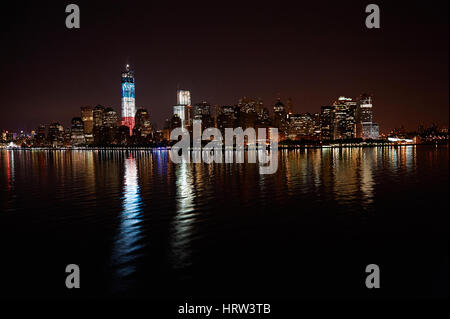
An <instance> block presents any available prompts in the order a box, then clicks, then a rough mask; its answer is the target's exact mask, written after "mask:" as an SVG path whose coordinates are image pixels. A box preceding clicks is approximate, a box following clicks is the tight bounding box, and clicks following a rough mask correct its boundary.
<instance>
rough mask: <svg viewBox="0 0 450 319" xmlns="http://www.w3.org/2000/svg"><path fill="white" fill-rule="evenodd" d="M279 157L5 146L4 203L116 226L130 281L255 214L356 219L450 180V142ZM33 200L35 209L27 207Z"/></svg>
mask: <svg viewBox="0 0 450 319" xmlns="http://www.w3.org/2000/svg"><path fill="white" fill-rule="evenodd" d="M244 155H245V154H244ZM279 156H280V157H279V169H278V171H277V172H276V173H275V174H273V175H261V174H259V170H258V165H257V164H248V163H244V164H236V163H234V164H203V163H201V164H193V163H181V164H172V163H171V162H170V159H169V156H168V154H167V152H164V151H153V152H152V151H142V152H140V151H136V152H132V155H129V153H128V152H126V151H119V150H116V151H18V150H16V151H12V150H1V151H0V164H1V166H0V186H1V190H2V193H1V194H0V205H1V206H0V208H1V213H2V214H5V215H6V214H9V213H11V212H14V213H15V212H18V211H19V212H21V213H23V214H24V215H25V216H26V217H27V221H28V222H29V223H30V224H32V223H34V224H33V227H34V225H36V228H37V229H39V228H42V229H47V228H46V227H47V224H50V223H48V221H51V222H53V223H56V222H58V224H56V227H61V226H64V227H67V228H70V227H72V225H73V224H75V223H76V225H77V226H80V229H83V227H86V226H88V227H91V228H94V229H97V226H98V225H99V224H103V223H104V224H106V225H108V226H110V225H112V227H111V228H113V231H112V233H114V236H111V239H110V240H111V242H112V246H108V258H109V260H108V261H109V262H110V264H111V266H112V269H113V271H114V276H115V277H116V278H119V279H122V280H123V281H127V280H131V278H134V277H133V276H134V275H136V273H138V272H139V269H138V263H139V262H141V261H142V260H143V259H145V257H148V256H151V258H149V259H151V262H152V263H154V264H157V265H160V264H162V266H161V268H163V267H165V266H169V267H170V268H173V269H180V268H184V267H190V266H192V265H193V263H194V260H195V259H194V258H193V254H194V253H199V254H205V253H206V254H207V252H205V251H201V249H202V248H198V245H196V241H194V239H197V238H203V237H208V238H214V236H217V237H220V236H223V237H226V236H228V230H229V229H231V228H232V227H234V228H236V229H239V227H241V221H242V220H243V219H244V218H245V217H247V216H250V217H249V219H250V220H251V221H252V222H253V221H254V224H255V225H257V224H258V218H259V217H260V215H258V214H260V213H261V212H266V213H267V215H268V216H269V218H272V220H274V221H277V222H279V223H280V225H282V227H287V226H286V224H283V223H282V222H283V221H282V220H281V219H279V217H280V215H283V217H284V216H286V215H290V217H291V219H290V222H291V223H293V224H295V223H298V224H301V223H302V222H303V220H302V214H303V213H304V212H305V211H312V212H314V213H316V212H317V213H321V214H324V215H326V214H332V213H335V212H336V211H338V213H337V214H342V215H343V218H347V220H350V221H354V218H357V216H358V215H364V214H365V213H366V212H375V209H376V204H377V203H378V204H380V200H379V198H380V193H383V192H384V193H386V192H387V191H386V190H387V189H388V190H389V191H390V190H391V189H393V188H394V189H395V188H398V189H399V190H404V189H405V188H408V191H411V192H416V193H420V190H419V189H420V186H421V185H423V184H424V182H429V181H430V180H431V181H432V180H434V179H440V180H444V179H445V178H447V179H448V148H446V147H442V148H437V149H435V148H430V147H426V146H424V147H422V148H421V147H412V146H408V147H399V148H393V147H391V148H349V149H347V148H343V149H331V148H327V149H309V150H294V151H280V152H279ZM442 163H445V165H446V166H442V165H443V164H442ZM445 174H447V175H445ZM414 183H417V185H416V184H414ZM392 186H394V187H392ZM384 196H385V197H386V196H387V195H386V194H384ZM403 196H411V198H412V196H413V195H409V193H405V192H403ZM29 198H33V199H34V200H35V201H34V202H33V203H32V205H33V207H32V208H30V207H28V206H26V205H25V203H27V200H28V202H30V201H29ZM408 198H409V197H408ZM411 198H409V199H411ZM413 199H414V198H413ZM396 200H400V201H401V200H403V199H402V198H399V199H396ZM324 205H327V206H326V208H323V207H325V206H324ZM66 208H68V209H66ZM218 211H219V212H218ZM220 214H222V215H220ZM346 214H348V215H346ZM224 215H225V216H224ZM219 217H220V218H219ZM240 217H243V218H242V219H241V218H240ZM266 217H267V216H266ZM326 217H328V216H326ZM326 217H325V218H324V219H323V220H324V221H325V222H326V220H327V218H326ZM280 220H281V222H280ZM46 222H47V224H46ZM63 223H64V224H63ZM286 223H287V222H286ZM211 225H212V226H213V227H211ZM230 225H231V226H230ZM288 226H289V225H288ZM56 227H55V228H56ZM227 227H228V228H227ZM317 227H320V225H319V226H317ZM254 228H255V229H256V228H257V227H256V226H255V227H254ZM280 228H281V226H280ZM161 229H164V230H163V231H162V230H161ZM217 230H218V231H219V232H217V233H216V231H217ZM242 231H251V229H249V228H245V229H244V228H242ZM219 234H220V235H219ZM103 235H104V233H99V234H98V236H99V238H100V237H102V236H103ZM105 236H109V234H106V235H105ZM108 239H109V238H108ZM155 247H157V248H155ZM161 247H162V248H161ZM152 249H154V250H156V253H155V251H152ZM166 250H167V251H166ZM199 250H200V252H199ZM143 255H144V256H143ZM153 256H157V257H154V258H153ZM141 257H143V258H141ZM105 259H106V258H105ZM164 259H167V260H164ZM145 262H148V259H146V260H145Z"/></svg>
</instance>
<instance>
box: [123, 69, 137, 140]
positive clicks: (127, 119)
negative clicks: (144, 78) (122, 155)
mask: <svg viewBox="0 0 450 319" xmlns="http://www.w3.org/2000/svg"><path fill="white" fill-rule="evenodd" d="M135 114H136V104H135V95H134V72H133V70H130V66H129V65H128V64H127V66H126V71H124V72H122V125H125V126H128V127H129V129H130V135H131V133H132V130H133V127H134V116H135Z"/></svg>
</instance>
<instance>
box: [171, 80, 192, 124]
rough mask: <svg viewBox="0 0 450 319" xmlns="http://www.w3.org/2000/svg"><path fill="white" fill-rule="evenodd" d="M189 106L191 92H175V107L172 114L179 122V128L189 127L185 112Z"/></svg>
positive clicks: (181, 90)
mask: <svg viewBox="0 0 450 319" xmlns="http://www.w3.org/2000/svg"><path fill="white" fill-rule="evenodd" d="M190 105H191V92H190V91H188V90H183V89H178V90H177V105H175V106H174V107H173V114H174V115H177V116H178V117H179V119H180V121H181V127H182V128H185V127H186V126H188V125H189V122H190V116H189V113H188V112H187V110H188V109H189V108H190Z"/></svg>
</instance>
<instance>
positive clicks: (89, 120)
mask: <svg viewBox="0 0 450 319" xmlns="http://www.w3.org/2000/svg"><path fill="white" fill-rule="evenodd" d="M81 119H82V120H83V127H84V138H85V139H86V144H92V143H93V142H94V110H93V108H92V107H91V106H84V107H81Z"/></svg>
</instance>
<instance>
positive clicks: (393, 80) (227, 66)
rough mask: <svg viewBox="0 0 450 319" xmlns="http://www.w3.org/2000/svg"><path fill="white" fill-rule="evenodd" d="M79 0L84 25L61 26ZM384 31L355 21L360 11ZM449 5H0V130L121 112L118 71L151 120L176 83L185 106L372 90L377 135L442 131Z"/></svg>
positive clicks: (311, 108) (313, 102)
mask: <svg viewBox="0 0 450 319" xmlns="http://www.w3.org/2000/svg"><path fill="white" fill-rule="evenodd" d="M69 3H76V4H78V5H79V6H80V10H81V29H78V30H76V29H67V28H66V27H65V19H66V16H67V13H65V7H66V5H67V4H69ZM369 3H376V4H378V5H379V6H380V9H381V29H378V30H375V29H367V28H366V27H365V22H364V21H365V18H366V16H367V14H366V13H365V6H366V5H367V4H369ZM448 9H449V8H448V1H447V0H445V1H378V0H377V1H373V2H372V1H311V2H303V1H297V2H293V3H283V2H279V1H272V2H271V3H270V4H266V2H265V1H260V2H253V3H250V2H245V1H239V2H231V1H209V2H202V3H200V2H194V1H184V2H180V3H178V2H175V1H158V2H154V1H151V0H147V1H142V2H133V1H120V2H115V1H106V2H98V1H77V0H74V1H72V2H64V1H54V2H46V1H32V2H28V3H27V2H21V3H20V4H15V5H12V6H11V7H6V6H5V4H3V3H2V11H1V22H0V23H1V29H0V32H1V43H2V45H1V53H0V54H1V58H0V69H1V74H2V80H1V87H0V90H1V91H0V93H1V96H2V99H1V104H0V129H9V130H19V129H24V130H27V131H28V130H31V129H34V128H36V127H37V126H38V125H39V124H41V123H50V122H53V121H59V122H61V123H62V124H64V125H67V124H69V122H70V120H71V118H72V117H74V116H79V113H80V112H79V109H80V107H81V106H86V105H92V106H95V105H96V104H102V105H105V106H112V107H114V108H115V109H116V110H117V111H118V112H120V73H121V71H122V70H123V69H124V66H125V64H126V63H127V62H128V63H130V64H131V66H132V68H133V69H134V70H135V73H136V105H137V106H144V107H146V108H147V109H148V110H149V111H150V115H151V118H152V122H154V123H156V124H157V126H158V127H159V128H161V127H162V124H163V121H164V120H165V119H166V118H168V117H170V116H171V115H172V106H173V105H174V104H175V103H176V89H177V86H180V87H182V88H186V89H189V90H191V95H192V102H193V103H197V102H200V101H203V100H206V101H209V102H210V103H211V104H219V105H223V104H236V103H237V101H238V99H239V98H240V97H242V96H251V97H261V98H262V99H263V100H264V104H265V106H267V107H269V108H270V109H271V107H272V105H273V103H274V102H275V100H276V98H277V96H278V95H279V96H280V97H281V99H282V100H284V101H285V100H286V99H287V98H288V97H291V98H292V99H293V101H294V111H295V112H317V111H319V109H320V106H321V105H327V104H330V103H332V101H333V100H335V99H336V98H337V97H338V96H340V95H344V96H350V97H356V96H358V95H359V94H360V93H363V92H368V93H373V95H374V114H375V121H376V122H378V123H379V124H380V128H381V131H382V132H386V131H387V130H389V129H391V128H393V127H399V126H400V125H401V124H403V125H405V126H406V127H407V128H410V129H415V128H416V127H417V124H419V123H420V122H422V123H425V124H431V123H432V122H436V123H438V124H441V125H448V117H449V112H448V111H449V94H448V85H449V58H448V53H449V16H448Z"/></svg>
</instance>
